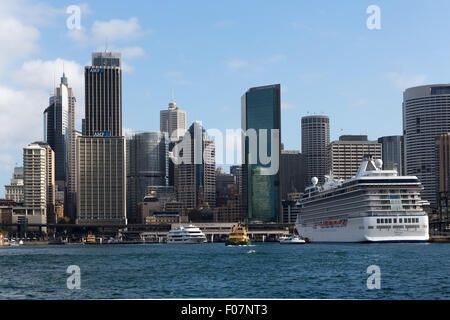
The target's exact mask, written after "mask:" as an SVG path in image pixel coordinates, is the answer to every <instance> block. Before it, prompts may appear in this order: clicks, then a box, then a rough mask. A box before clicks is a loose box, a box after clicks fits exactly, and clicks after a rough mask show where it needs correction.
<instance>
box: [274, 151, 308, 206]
mask: <svg viewBox="0 0 450 320" xmlns="http://www.w3.org/2000/svg"><path fill="white" fill-rule="evenodd" d="M280 167H281V169H282V170H281V176H280V186H281V199H282V200H287V195H288V193H291V192H303V191H304V189H305V186H306V183H307V182H308V181H306V157H305V155H303V154H301V153H300V152H299V151H298V150H282V151H281V162H280ZM308 186H309V184H308Z"/></svg>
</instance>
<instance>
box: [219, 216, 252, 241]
mask: <svg viewBox="0 0 450 320" xmlns="http://www.w3.org/2000/svg"><path fill="white" fill-rule="evenodd" d="M225 245H226V246H248V245H250V238H249V237H248V235H247V228H246V227H244V226H243V225H242V224H241V223H240V222H239V223H238V224H237V225H235V226H233V228H232V229H231V233H230V234H229V235H228V239H227V241H226V242H225Z"/></svg>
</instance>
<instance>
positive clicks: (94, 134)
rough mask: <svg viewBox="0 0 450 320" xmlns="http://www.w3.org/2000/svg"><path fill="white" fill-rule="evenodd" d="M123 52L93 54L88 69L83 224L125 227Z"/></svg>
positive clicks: (80, 143)
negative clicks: (119, 225) (120, 225)
mask: <svg viewBox="0 0 450 320" xmlns="http://www.w3.org/2000/svg"><path fill="white" fill-rule="evenodd" d="M120 59H121V57H120V53H113V52H97V53H95V52H94V53H93V54H92V66H86V67H85V68H84V76H85V120H84V122H83V136H81V137H78V138H77V143H76V145H77V168H76V169H77V170H76V171H77V179H76V180H77V181H76V183H77V206H76V210H77V219H76V222H77V223H80V224H104V225H108V224H123V223H126V221H127V219H126V217H127V216H126V159H125V158H126V156H125V148H126V147H125V145H126V141H125V137H123V136H122V70H121V60H120Z"/></svg>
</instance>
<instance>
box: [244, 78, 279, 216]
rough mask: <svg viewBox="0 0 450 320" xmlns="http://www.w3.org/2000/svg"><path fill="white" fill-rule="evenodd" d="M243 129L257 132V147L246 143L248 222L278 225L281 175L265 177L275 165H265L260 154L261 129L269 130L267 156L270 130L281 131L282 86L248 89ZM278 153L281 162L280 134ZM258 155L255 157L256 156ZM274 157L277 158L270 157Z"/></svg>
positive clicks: (246, 203) (245, 186)
mask: <svg viewBox="0 0 450 320" xmlns="http://www.w3.org/2000/svg"><path fill="white" fill-rule="evenodd" d="M241 103H242V119H241V120H242V129H243V130H244V131H245V132H246V133H247V134H248V133H249V131H248V130H249V129H254V130H256V133H258V134H257V145H256V148H254V147H252V145H251V144H252V143H251V141H250V138H249V137H248V135H247V137H246V138H245V139H243V140H242V142H243V148H242V150H243V159H242V161H243V165H242V167H243V168H242V169H243V188H242V192H243V205H244V207H245V208H246V209H247V214H248V219H249V221H259V222H276V221H278V220H279V218H280V214H281V212H282V211H281V190H280V180H279V177H280V172H279V170H278V171H277V172H276V173H275V174H271V175H266V174H264V172H265V171H266V170H267V168H268V167H269V166H271V165H272V163H269V164H263V163H262V162H261V159H260V157H259V154H260V150H259V149H260V139H261V138H262V136H260V135H259V132H260V131H259V130H260V129H267V139H266V141H267V149H266V150H267V153H268V154H270V150H271V148H272V145H271V144H272V142H271V135H270V134H271V132H270V130H271V129H278V130H279V131H278V132H280V129H281V119H280V115H281V112H280V85H279V84H276V85H268V86H263V87H256V88H251V89H249V90H248V91H247V92H246V93H245V94H244V95H243V96H242V100H241ZM277 143H278V148H276V150H278V154H277V155H275V157H277V158H278V159H277V160H278V164H279V163H280V145H281V135H280V134H279V135H278V141H277ZM255 153H256V154H255ZM271 156H272V158H273V157H274V155H271Z"/></svg>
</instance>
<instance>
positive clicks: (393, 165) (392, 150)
mask: <svg viewBox="0 0 450 320" xmlns="http://www.w3.org/2000/svg"><path fill="white" fill-rule="evenodd" d="M378 143H381V151H382V155H383V158H382V160H383V169H384V170H397V171H398V174H399V175H404V171H403V136H386V137H381V138H378Z"/></svg>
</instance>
